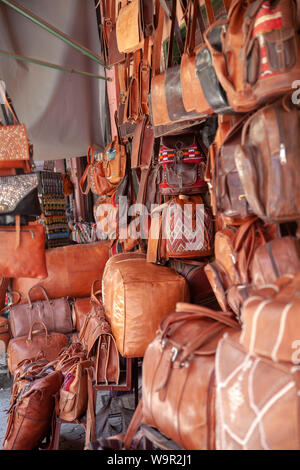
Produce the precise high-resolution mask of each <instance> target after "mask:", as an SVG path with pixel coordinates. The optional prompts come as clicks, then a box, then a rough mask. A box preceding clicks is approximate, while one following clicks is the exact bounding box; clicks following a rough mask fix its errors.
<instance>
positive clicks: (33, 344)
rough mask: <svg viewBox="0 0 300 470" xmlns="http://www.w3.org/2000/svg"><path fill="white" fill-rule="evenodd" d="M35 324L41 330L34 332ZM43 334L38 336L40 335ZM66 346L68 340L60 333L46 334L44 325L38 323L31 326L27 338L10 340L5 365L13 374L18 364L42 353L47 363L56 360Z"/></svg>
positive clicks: (21, 337)
mask: <svg viewBox="0 0 300 470" xmlns="http://www.w3.org/2000/svg"><path fill="white" fill-rule="evenodd" d="M36 324H40V325H42V329H40V330H34V329H33V327H34V326H35V325H36ZM41 332H42V333H43V334H40V333H41ZM66 346H68V338H67V336H66V335H64V334H62V333H48V330H47V327H46V325H45V324H44V323H43V322H41V321H39V322H35V323H33V324H32V326H31V328H30V331H29V334H28V336H20V337H19V338H13V339H11V340H10V342H9V344H8V348H7V365H8V368H9V371H10V372H11V374H14V372H15V370H16V368H17V366H18V364H19V363H20V362H21V361H23V360H24V359H33V358H35V357H36V356H37V355H38V354H39V353H42V355H43V357H45V358H46V359H47V360H48V361H49V362H50V361H53V360H54V359H56V357H57V356H58V355H59V353H60V352H61V350H62V349H63V348H65V347H66Z"/></svg>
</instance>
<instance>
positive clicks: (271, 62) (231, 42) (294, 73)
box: [204, 0, 300, 112]
mask: <svg viewBox="0 0 300 470" xmlns="http://www.w3.org/2000/svg"><path fill="white" fill-rule="evenodd" d="M296 11H297V8H296V3H295V1H294V0H280V1H278V2H276V3H275V4H273V2H272V3H270V2H269V1H267V0H256V1H254V2H251V1H245V2H241V1H240V0H235V1H233V2H232V4H231V7H230V9H229V12H228V15H227V18H226V19H222V20H219V21H217V22H216V23H215V24H213V25H212V26H211V27H209V28H208V30H207V31H206V32H205V34H204V37H205V41H206V43H207V45H208V47H209V49H210V51H211V54H212V60H213V65H214V68H215V70H216V73H217V76H218V79H219V81H220V83H221V85H222V86H223V88H224V90H225V91H226V94H227V97H228V101H229V103H230V105H231V106H232V108H233V109H234V110H235V111H237V112H248V111H251V110H254V109H256V108H257V107H258V106H259V105H262V104H265V103H267V102H269V101H271V100H272V99H274V98H276V97H278V96H280V95H282V94H283V93H285V92H287V91H289V90H291V89H292V84H293V82H294V81H295V80H297V79H298V77H299V73H300V54H299V52H300V48H299V47H300V40H299V35H298V33H297V24H296V21H297V19H296ZM217 28H218V29H220V28H221V29H222V31H223V34H222V35H221V39H222V45H221V48H219V47H215V44H214V36H215V30H216V29H217Z"/></svg>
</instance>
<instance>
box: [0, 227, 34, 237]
mask: <svg viewBox="0 0 300 470" xmlns="http://www.w3.org/2000/svg"><path fill="white" fill-rule="evenodd" d="M0 232H12V233H14V231H13V230H8V229H5V228H1V229H0ZM21 232H29V233H30V234H31V237H32V238H34V231H33V230H21Z"/></svg>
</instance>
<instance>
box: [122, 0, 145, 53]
mask: <svg viewBox="0 0 300 470" xmlns="http://www.w3.org/2000/svg"><path fill="white" fill-rule="evenodd" d="M148 1H149V0H148ZM142 11H143V10H142V2H141V0H131V1H130V2H128V1H127V0H121V9H120V11H119V14H118V17H117V22H116V33H117V44H118V49H119V51H120V52H125V53H129V52H135V51H136V50H138V49H140V48H141V47H142V46H143V40H144V32H143V24H142Z"/></svg>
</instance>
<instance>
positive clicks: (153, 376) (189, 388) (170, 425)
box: [142, 303, 240, 450]
mask: <svg viewBox="0 0 300 470" xmlns="http://www.w3.org/2000/svg"><path fill="white" fill-rule="evenodd" d="M239 328H240V327H239V324H238V323H237V322H236V321H235V320H233V318H232V317H231V315H230V314H225V313H220V312H214V311H213V310H210V309H207V308H205V307H200V306H196V305H192V304H185V303H178V304H177V306H176V312H173V313H170V314H169V315H168V316H166V317H165V318H164V319H163V321H162V322H161V324H160V326H159V330H158V335H157V336H156V338H155V339H154V341H152V343H151V344H150V345H149V346H148V348H147V350H146V353H145V357H144V360H143V378H142V389H143V395H142V400H143V406H142V414H143V418H142V423H143V424H147V425H149V426H152V427H155V428H157V429H158V430H159V431H160V432H161V433H162V434H164V435H165V436H167V437H168V438H169V439H172V440H173V441H175V442H176V443H177V444H178V445H179V446H180V447H182V448H183V449H187V450H212V449H214V448H215V399H214V397H215V377H214V368H215V351H216V347H217V344H218V342H219V340H220V339H221V337H222V335H223V334H224V333H225V332H230V333H231V332H232V331H236V330H239Z"/></svg>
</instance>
